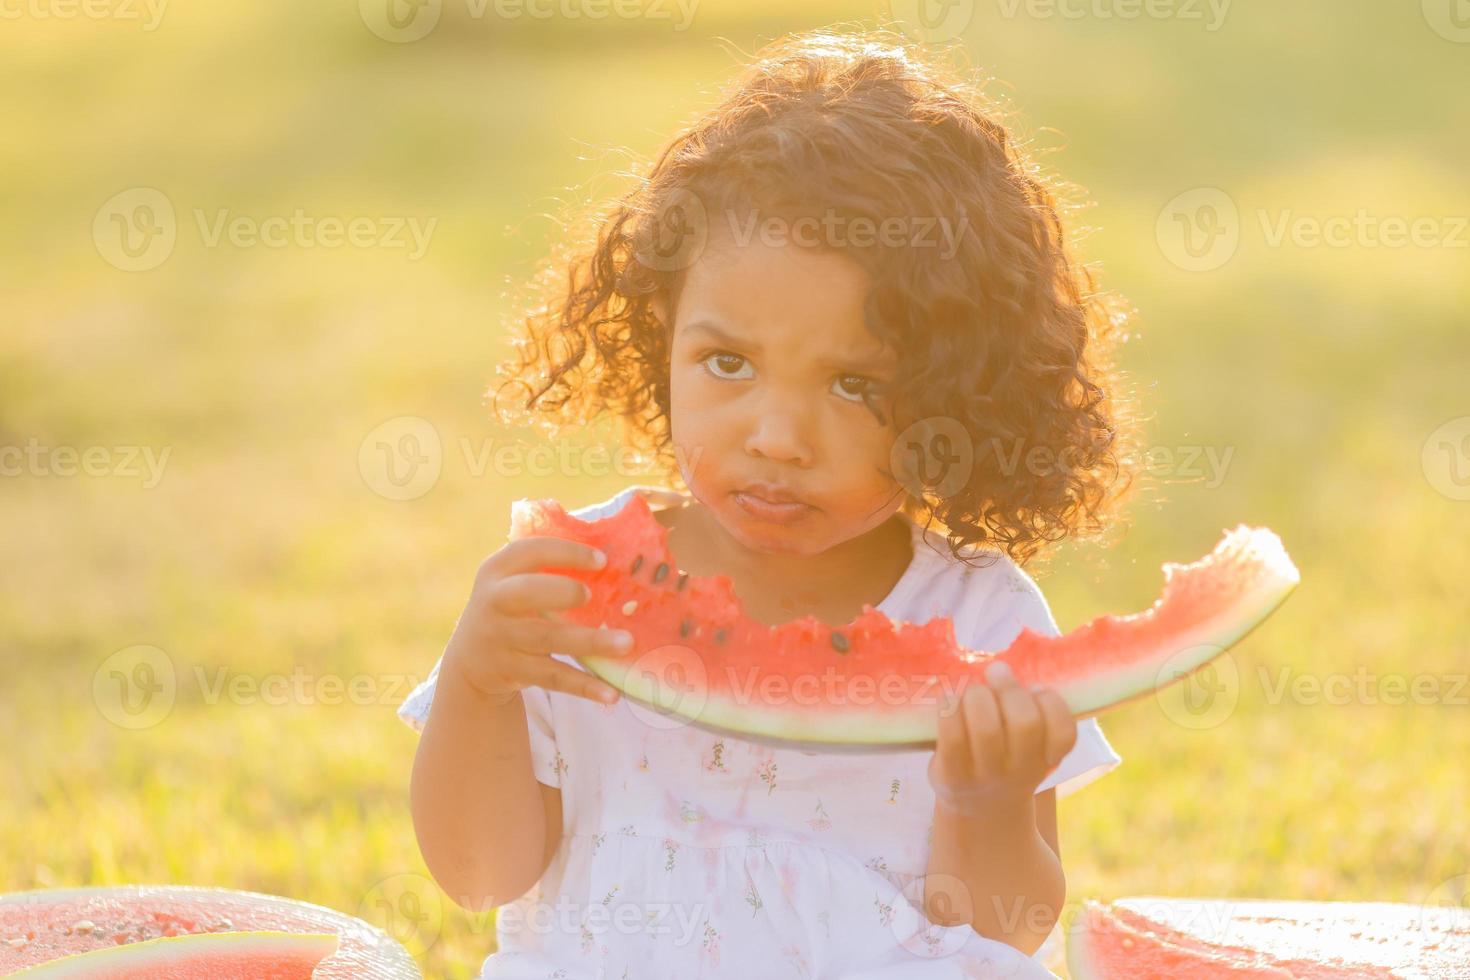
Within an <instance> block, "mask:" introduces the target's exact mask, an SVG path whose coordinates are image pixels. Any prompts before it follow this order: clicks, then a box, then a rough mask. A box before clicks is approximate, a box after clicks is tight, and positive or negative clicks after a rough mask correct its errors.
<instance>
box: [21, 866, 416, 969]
mask: <svg viewBox="0 0 1470 980" xmlns="http://www.w3.org/2000/svg"><path fill="white" fill-rule="evenodd" d="M94 901H100V902H120V903H124V904H134V905H137V906H143V907H148V906H150V904H151V903H154V902H162V903H164V905H165V906H166V909H167V912H168V914H170V915H178V914H181V913H185V914H188V915H203V914H206V913H209V914H215V915H217V914H219V911H218V909H216V908H211V906H220V905H224V904H226V903H248V904H249V905H250V906H251V908H252V911H255V912H257V913H259V914H264V915H269V914H275V915H288V916H291V917H292V918H295V919H298V920H301V919H304V920H306V921H309V922H311V923H312V924H313V925H314V926H315V927H316V928H314V929H311V930H310V931H313V932H317V931H321V930H322V929H323V928H324V927H325V928H328V929H331V930H333V931H334V932H335V933H336V935H337V936H338V937H339V938H340V939H341V940H343V942H342V943H341V944H340V945H339V948H338V950H337V953H335V954H334V955H333V956H331V957H329V958H328V959H327V960H326V961H325V962H324V963H323V964H322V966H321V967H320V968H319V970H318V972H323V970H326V971H327V972H329V973H330V974H331V975H333V976H336V975H338V973H339V972H340V970H341V969H344V968H350V969H351V971H352V972H351V974H350V975H352V976H354V977H362V978H364V980H422V978H423V973H422V971H421V970H420V969H419V967H418V964H417V963H415V962H414V959H413V957H412V956H411V955H410V954H409V952H408V950H407V949H405V948H404V946H403V945H402V944H401V943H399V942H397V941H396V940H395V939H394V938H393V937H392V936H390V935H388V933H386V932H384V931H383V930H382V929H379V928H378V927H376V926H374V925H372V924H371V923H369V922H366V921H364V920H363V919H360V918H357V917H355V916H351V915H348V914H347V913H345V912H341V911H338V910H337V909H334V908H329V907H327V906H324V905H317V904H314V903H312V902H303V901H301V900H300V899H295V898H288V897H286V896H282V895H271V894H268V893H266V892H256V891H249V890H245V889H234V888H219V887H213V886H207V885H176V884H158V883H142V884H130V885H91V886H82V887H73V888H38V889H32V890H29V891H19V892H6V893H4V894H0V928H3V926H4V925H5V922H6V918H5V916H6V910H7V909H10V908H20V907H51V906H57V907H58V910H59V909H60V908H65V909H66V910H67V914H68V915H71V914H73V913H80V912H82V909H83V908H85V906H84V905H81V903H87V902H94ZM86 914H95V913H92V912H90V911H88V912H87V913H86ZM102 925H103V927H104V928H105V927H106V926H105V924H102ZM241 931H291V930H290V929H289V928H288V929H285V930H274V929H267V930H241ZM205 934H206V933H203V932H200V933H191V935H205ZM0 938H3V937H0ZM159 938H164V937H159ZM144 941H146V940H144ZM125 945H136V943H127V944H125ZM108 948H111V947H108ZM78 952H81V951H80V950H79V951H78ZM62 955H66V954H62ZM339 961H341V962H340V963H339ZM48 962H49V961H48ZM33 965H35V966H40V965H42V964H39V963H37V964H33Z"/></svg>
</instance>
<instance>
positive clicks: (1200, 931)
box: [1067, 897, 1470, 980]
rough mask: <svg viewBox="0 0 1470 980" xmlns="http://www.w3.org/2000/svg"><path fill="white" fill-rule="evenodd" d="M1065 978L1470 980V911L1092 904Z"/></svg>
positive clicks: (1294, 904)
mask: <svg viewBox="0 0 1470 980" xmlns="http://www.w3.org/2000/svg"><path fill="white" fill-rule="evenodd" d="M1067 972H1068V973H1069V974H1070V975H1071V977H1072V980H1165V978H1167V980H1175V978H1180V980H1226V978H1256V977H1271V978H1281V980H1411V978H1414V980H1431V978H1433V980H1449V978H1460V980H1463V978H1465V977H1467V976H1470V909H1463V908H1453V907H1436V906H1421V905H1407V904H1401V903H1394V902H1301V901H1287V900H1275V899H1259V898H1254V899H1238V898H1217V899H1190V898H1157V897H1139V898H1128V899H1122V900H1119V901H1117V902H1113V903H1112V904H1110V905H1103V904H1101V903H1099V902H1096V901H1093V900H1090V899H1089V900H1087V901H1085V902H1083V904H1082V907H1081V908H1080V909H1079V910H1078V912H1077V915H1076V917H1075V918H1074V919H1073V920H1072V922H1071V925H1070V927H1069V928H1068V931H1067Z"/></svg>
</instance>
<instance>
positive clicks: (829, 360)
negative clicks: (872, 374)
mask: <svg viewBox="0 0 1470 980" xmlns="http://www.w3.org/2000/svg"><path fill="white" fill-rule="evenodd" d="M684 330H685V332H687V333H702V334H706V335H708V336H709V337H710V338H711V339H713V340H714V341H715V342H716V343H720V344H724V345H726V346H727V347H739V348H745V349H747V350H757V351H758V350H760V345H759V344H751V343H748V342H747V341H744V340H741V339H740V338H739V337H736V336H735V335H734V334H731V333H727V332H726V331H725V330H723V329H721V328H720V327H719V326H717V325H716V324H715V323H714V322H713V321H711V320H695V321H694V322H693V323H690V324H689V325H687V326H686V327H685V328H684ZM818 364H819V365H820V366H822V367H824V368H843V369H847V370H864V371H879V370H883V369H885V368H889V367H892V366H893V365H892V362H891V361H890V360H889V359H887V358H884V357H881V356H880V357H845V358H844V357H836V358H833V357H824V358H820V359H819V360H818Z"/></svg>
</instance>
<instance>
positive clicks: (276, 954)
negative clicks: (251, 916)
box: [14, 932, 337, 980]
mask: <svg viewBox="0 0 1470 980" xmlns="http://www.w3.org/2000/svg"><path fill="white" fill-rule="evenodd" d="M336 949H337V937H336V936H334V935H333V934H331V933H329V932H325V933H317V932H205V933H199V934H197V935H188V936H168V937H165V938H163V939H149V940H147V941H146V942H141V943H129V944H128V945H126V946H113V947H111V948H104V949H94V950H91V951H90V952H86V953H77V954H75V955H73V956H64V957H62V958H61V959H59V960H52V961H50V962H49V963H43V964H41V965H40V966H33V967H30V968H29V969H26V970H21V971H20V972H19V973H17V974H14V976H15V977H17V978H20V980H312V977H313V971H314V970H315V968H316V965H317V964H318V963H320V962H321V960H322V958H323V957H326V956H330V955H331V954H332V953H333V952H335V951H336Z"/></svg>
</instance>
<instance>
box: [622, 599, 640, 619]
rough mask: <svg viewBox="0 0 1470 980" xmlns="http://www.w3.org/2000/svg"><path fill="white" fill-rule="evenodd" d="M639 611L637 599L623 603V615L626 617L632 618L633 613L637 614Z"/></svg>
mask: <svg viewBox="0 0 1470 980" xmlns="http://www.w3.org/2000/svg"><path fill="white" fill-rule="evenodd" d="M637 610H638V600H637V599H629V600H628V601H627V602H625V603H623V615H624V616H631V615H633V613H635V612H637Z"/></svg>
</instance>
